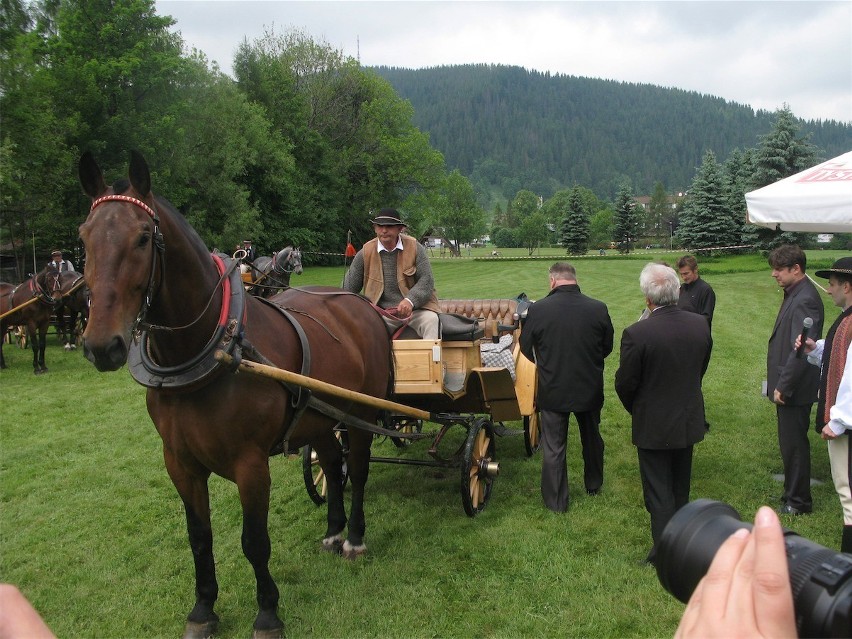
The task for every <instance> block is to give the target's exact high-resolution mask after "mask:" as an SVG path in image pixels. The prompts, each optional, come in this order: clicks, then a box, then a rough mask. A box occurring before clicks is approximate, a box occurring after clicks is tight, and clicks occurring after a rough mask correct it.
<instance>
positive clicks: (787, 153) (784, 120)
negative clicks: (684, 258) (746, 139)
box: [749, 104, 817, 251]
mask: <svg viewBox="0 0 852 639" xmlns="http://www.w3.org/2000/svg"><path fill="white" fill-rule="evenodd" d="M777 113H778V119H777V120H776V121H775V125H774V126H773V127H772V130H771V131H770V132H769V133H767V134H766V135H764V136H761V140H760V144H759V145H758V147H757V150H756V151H755V158H754V173H753V174H752V179H751V186H752V188H754V189H759V188H761V187H763V186H768V185H769V184H774V183H775V182H777V181H778V180H783V179H784V178H785V177H789V176H791V175H794V174H796V173H798V172H800V171H804V170H805V169H807V168H809V167H811V166H814V165H815V164H816V163H817V162H816V156H817V150H816V147H815V146H814V145H813V144H811V142H810V134H809V135H805V136H799V135H798V133H799V125H798V124H797V123H796V119H795V116H794V115H793V112H792V111H791V110H790V107H789V106H787V105H786V104H785V105H784V108H783V109H780V110H779V111H778V112H777ZM749 235H750V237H752V238H754V244H755V246H756V247H757V248H759V249H761V250H764V251H768V250H770V249H773V248H775V247H776V246H779V245H781V244H802V243H804V242H805V241H806V239H807V234H805V233H782V232H780V231H772V230H769V229H763V228H758V229H756V232H750V233H749Z"/></svg>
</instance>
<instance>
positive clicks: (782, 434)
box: [765, 244, 823, 515]
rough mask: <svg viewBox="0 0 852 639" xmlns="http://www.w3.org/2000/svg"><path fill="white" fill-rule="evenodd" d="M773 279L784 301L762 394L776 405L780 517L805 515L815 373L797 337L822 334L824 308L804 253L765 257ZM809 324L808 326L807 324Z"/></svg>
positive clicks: (779, 251) (809, 503)
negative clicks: (780, 470)
mask: <svg viewBox="0 0 852 639" xmlns="http://www.w3.org/2000/svg"><path fill="white" fill-rule="evenodd" d="M769 265H770V266H771V267H772V277H774V278H775V281H776V282H778V286H780V287H781V288H782V289H783V291H784V300H783V301H782V302H781V308H780V309H779V310H778V316H777V317H776V318H775V326H774V327H773V329H772V334H771V335H770V336H769V346H768V349H767V356H766V389H765V394H766V396H767V397H768V398H769V399H770V401H772V402H773V403H774V404H775V412H776V416H777V419H778V446H779V448H780V449H781V461H782V463H783V465H784V492H783V493H782V495H781V507H780V508H779V509H778V512H779V513H781V514H783V515H804V514H807V513H810V512H811V511H812V510H813V498H812V497H811V448H810V442H809V441H808V428H809V427H810V421H811V407H812V406H813V404H814V402H815V401H816V399H817V388H818V386H819V371H817V370H816V369H815V368H814V367H813V366H810V365H808V363H807V361H806V360H805V358H804V357H802V356H801V353H797V349H796V348H795V344H796V338H797V337H798V336H799V335H801V334H802V332H803V330H804V329H805V327H806V325H807V324H808V323H810V324H811V326H810V327H808V328H807V334H806V337H811V338H819V337H820V336H821V335H822V321H823V305H822V299H820V296H819V293H818V292H817V289H816V287H815V286H814V285H813V283H812V282H811V281H810V280H809V279H808V278H807V276H806V275H805V267H806V265H807V258H806V257H805V252H804V251H803V250H802V249H801V248H799V247H798V246H796V245H794V244H784V245H782V246H779V247H778V248H776V249H775V250H773V251H772V252H771V253H770V254H769ZM808 319H810V320H811V321H810V322H806V320H808Z"/></svg>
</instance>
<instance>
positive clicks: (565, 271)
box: [521, 262, 613, 512]
mask: <svg viewBox="0 0 852 639" xmlns="http://www.w3.org/2000/svg"><path fill="white" fill-rule="evenodd" d="M549 274H550V293H548V295H547V297H545V298H544V299H542V300H539V301H538V302H536V303H535V304H533V305H532V306H531V307H530V308H529V310H528V311H527V317H526V320H525V322H524V325H523V330H522V331H521V352H522V353H523V354H524V355H525V356H526V357H527V359H529V360H532V361H534V362H535V363H536V369H537V371H538V393H537V403H536V406H537V408H538V410H539V411H540V412H541V449H542V465H541V495H542V497H543V498H544V504H545V506H547V507H548V508H549V509H550V510H553V511H556V512H565V511H566V510H567V509H568V471H567V467H566V461H565V447H566V441H567V438H568V420H569V419H570V417H571V413H574V417H575V418H576V419H577V424H578V425H579V427H580V440H581V442H582V446H583V466H584V470H583V475H584V477H583V478H584V483H585V486H586V492H587V493H588V494H590V495H596V494H598V492H600V489H601V486H602V485H603V465H604V441H603V438H602V437H601V434H600V421H601V407H602V406H603V401H604V395H603V370H604V359H605V358H606V356H607V355H609V354H610V353H611V352H612V339H613V328H612V321H611V320H610V318H609V311H608V310H607V307H606V304H604V303H603V302H600V301H598V300H595V299H592V298H591V297H587V296H586V295H583V294H582V293H581V292H580V287H579V286H578V285H577V274H576V271H575V269H574V267H573V266H572V265H571V264H568V263H567V262H557V263H556V264H554V265H553V266H551V267H550V272H549Z"/></svg>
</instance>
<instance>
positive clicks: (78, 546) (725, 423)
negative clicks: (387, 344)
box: [0, 251, 842, 638]
mask: <svg viewBox="0 0 852 639" xmlns="http://www.w3.org/2000/svg"><path fill="white" fill-rule="evenodd" d="M504 253H505V252H504ZM518 254H519V255H521V253H520V252H519V253H518ZM839 256H840V254H839V253H834V252H828V251H825V252H813V253H811V254H810V256H809V257H810V259H811V263H810V264H809V265H808V266H809V267H808V271H809V272H813V271H814V270H815V269H816V268H819V267H825V266H828V265H830V264H831V262H832V261H833V260H834V259H836V258H837V257H839ZM660 258H661V259H668V260H669V261H670V263H673V262H674V260H675V259H676V255H674V254H667V255H663V254H657V255H653V254H646V255H639V256H635V255H634V256H631V257H629V258H624V257H617V256H613V255H610V256H608V257H605V258H601V257H598V256H591V257H587V258H581V259H577V260H574V263H575V265H576V266H577V271H578V279H579V282H580V286H581V289H582V290H583V292H584V293H586V294H588V295H591V296H593V297H596V298H598V299H601V300H603V301H605V302H606V303H607V304H608V306H609V309H610V314H611V316H612V320H613V324H614V326H615V331H616V352H614V353H613V354H612V355H611V356H610V357H609V359H608V360H607V366H606V390H605V392H606V403H605V406H604V411H603V417H602V424H601V430H602V433H603V437H604V440H605V442H606V446H607V448H606V471H605V473H606V478H605V483H604V489H603V493H602V494H601V495H600V496H598V497H588V496H586V494H585V491H584V490H583V489H582V477H581V473H582V459H581V456H580V446H579V439H578V437H577V436H576V433H577V430H576V425H575V424H574V423H572V425H571V430H570V433H569V477H570V480H571V486H572V502H571V506H570V508H569V511H568V513H567V514H564V515H557V514H554V513H551V512H549V511H547V510H546V509H545V508H544V507H543V506H542V504H541V497H540V494H539V473H540V464H541V461H540V456H535V457H533V458H527V457H526V455H525V451H524V444H523V438H522V437H503V438H498V439H497V455H498V458H499V460H500V462H501V475H500V477H499V479H498V480H497V481H496V483H495V485H494V492H493V495H492V498H491V501H490V503H489V505H488V508H487V509H486V510H485V511H484V512H483V513H482V514H481V515H479V516H478V517H476V518H473V519H471V518H468V517H466V516H465V515H464V512H463V510H462V506H461V498H460V494H459V486H458V485H459V477H458V471H457V470H449V471H448V470H439V469H424V468H416V467H408V466H396V465H393V466H391V465H381V464H377V465H374V466H373V467H372V468H371V475H370V482H369V483H368V485H367V501H366V510H367V538H366V542H367V545H368V547H369V554H368V555H367V556H366V557H365V558H364V559H362V560H359V561H356V562H346V561H344V560H342V559H340V558H338V557H335V556H330V555H328V554H326V553H323V552H321V551H320V548H319V545H320V544H319V541H320V538H321V536H322V534H323V532H324V530H325V510H324V508H317V507H315V506H314V505H313V503H312V502H311V501H310V500H309V499H308V496H307V494H306V491H305V488H304V484H303V479H302V466H301V460H293V459H286V458H281V457H277V458H274V459H272V460H271V461H270V466H271V469H272V476H273V490H272V500H271V510H270V534H271V537H272V560H271V570H272V573H273V576H274V577H275V579H276V580H277V583H278V585H279V587H280V589H281V595H282V596H281V609H280V615H281V617H282V619H283V620H284V622H285V624H286V630H287V634H288V636H290V637H306V636H317V637H341V638H343V637H520V636H546V637H550V636H560V637H667V636H669V637H670V636H672V634H673V633H674V630H675V628H676V627H677V623H678V620H679V618H680V615H681V613H682V611H683V605H682V604H681V603H679V602H678V601H676V600H675V599H674V598H673V597H671V596H670V595H669V594H668V593H666V592H665V591H664V590H663V589H662V587H661V586H660V585H659V583H658V581H657V576H656V573H655V572H654V570H653V569H650V568H646V567H641V566H639V565H638V561H639V560H640V559H642V558H643V557H644V556H645V554H646V552H647V550H648V548H649V546H650V527H649V520H648V515H647V513H646V512H645V509H644V506H643V502H642V491H641V486H640V480H639V472H638V465H637V461H636V453H635V450H634V448H633V446H632V445H631V443H630V421H629V416H628V414H627V413H626V412H625V411H624V410H623V408H622V407H621V405H620V404H619V402H618V399H617V397H616V395H615V392H614V389H613V377H614V375H615V370H616V369H617V367H618V352H617V351H618V346H617V344H618V341H619V339H620V334H621V331H622V329H623V328H624V327H625V326H627V325H629V324H630V323H632V322H633V321H635V320H636V319H637V318H638V316H639V314H640V312H641V310H642V307H643V299H642V295H641V292H640V291H639V287H638V277H639V272H640V270H641V269H642V266H643V265H644V264H645V263H646V262H647V261H650V260H651V259H660ZM553 259H555V258H553ZM550 261H551V259H548V258H542V259H537V260H516V261H515V260H504V261H491V260H471V259H439V256H438V255H437V251H436V259H435V260H434V271H435V278H436V281H437V283H438V290H439V294H440V296H441V297H447V298H449V297H459V298H476V297H480V298H489V297H515V296H516V295H517V294H518V293H520V292H526V293H527V294H528V295H529V296H530V297H531V298H533V299H536V298H541V297H543V296H544V295H545V294H546V292H547V268H548V266H549V264H550ZM701 272H702V275H703V277H704V278H705V279H706V280H707V281H708V282H709V283H710V284H711V285H712V286H713V287H714V289H715V290H716V294H717V299H718V302H717V307H716V315H715V319H714V322H713V337H714V340H715V345H714V351H713V357H712V360H711V363H710V368H709V370H708V372H707V375H706V377H705V383H704V389H705V399H706V403H707V411H708V420H709V421H710V423H711V424H712V428H711V430H710V433H709V434H708V436H707V438H706V439H705V441H704V442H703V443H701V444H699V445H698V446H697V447H696V452H695V461H694V471H693V482H692V498H693V499H695V498H699V497H706V498H711V499H718V500H722V501H726V502H729V503H731V504H732V505H733V506H734V507H735V508H737V509H738V510H739V511H740V512H741V513H742V515H743V517H744V518H747V519H751V518H753V515H754V512H755V510H756V509H757V508H758V507H759V506H760V505H761V504H764V503H771V504H772V505H776V502H775V501H774V500H775V499H777V496H778V495H780V490H781V489H780V485H779V484H778V483H777V482H776V481H775V480H774V479H773V474H776V473H780V472H781V462H780V458H779V453H778V446H777V439H776V434H775V419H774V410H773V407H772V405H771V404H769V403H768V402H767V401H766V400H765V399H763V398H761V397H760V383H761V380H762V379H763V378H764V367H765V349H766V341H767V339H768V336H769V332H770V330H771V327H772V324H773V322H774V318H775V315H776V312H777V309H778V306H779V304H780V301H781V293H780V291H779V289H778V287H777V286H776V284H775V282H774V280H773V279H772V278H771V277H770V275H769V269H768V267H767V265H766V262H765V260H764V259H763V258H761V257H758V256H738V257H726V258H708V259H705V260H702V262H701ZM342 276H343V268H342V267H334V268H332V267H324V268H307V269H306V271H305V273H304V274H303V275H301V276H294V278H293V282H292V283H293V284H294V285H307V284H332V285H336V284H339V283H340V281H341V279H342ZM825 300H826V326H828V325H829V324H830V322H831V321H833V319H834V318H835V317H836V316H837V313H838V309H836V308H834V307H833V306H832V305H831V300H830V299H829V298H828V296H826V298H825ZM4 348H5V351H4V352H5V353H6V356H7V360H8V363H9V366H10V368H9V369H7V370H4V371H3V372H2V373H0V498H1V499H2V510H0V580H2V581H6V582H12V583H15V584H17V585H18V586H19V588H20V589H21V590H22V591H23V592H24V594H25V595H27V597H29V598H30V600H31V601H32V602H33V604H34V605H35V606H36V608H37V609H38V610H39V611H40V612H41V613H42V615H43V617H44V618H45V620H46V621H47V623H48V624H49V625H50V626H51V628H52V629H53V630H54V632H55V633H56V634H57V635H58V636H60V637H69V638H70V637H84V638H85V637H92V638H94V637H98V638H100V637H104V638H123V637H174V636H176V635H178V634H180V633H181V632H182V629H183V625H184V619H185V616H186V614H187V613H188V612H189V610H190V608H191V607H192V604H193V602H194V594H193V587H194V583H193V569H192V560H191V553H190V550H189V545H188V542H187V539H186V531H185V523H184V515H183V510H182V506H181V503H180V500H179V499H178V497H177V493H176V492H175V490H174V488H173V487H172V485H171V482H170V480H169V478H168V476H167V475H166V472H165V469H164V467H163V461H162V454H161V449H160V442H159V438H158V436H157V433H156V431H155V430H154V428H153V426H152V424H151V422H150V420H149V418H148V415H147V412H146V410H145V406H144V395H145V392H144V390H143V388H142V387H140V386H138V385H136V384H135V383H134V382H133V381H132V380H131V378H130V376H129V374H128V373H127V371H126V369H122V370H120V371H118V372H116V373H98V372H97V371H96V370H95V369H94V367H93V366H92V365H91V364H89V363H88V362H87V361H85V359H84V358H83V356H82V353H81V352H80V351H79V350H78V351H75V352H71V353H66V352H64V351H63V350H62V349H61V347H60V346H59V344H58V341H57V340H56V338H55V337H51V338H50V343H49V347H48V352H47V365H48V367H49V368H50V372H49V373H48V374H46V375H43V376H39V377H36V376H34V375H33V373H32V368H31V353H30V352H29V351H26V352H25V351H21V350H20V349H18V348H17V347H15V346H11V345H8V344H7V345H5V347H4ZM515 426H517V425H515ZM811 438H812V446H813V469H812V475H813V477H814V478H815V479H817V480H819V481H820V482H822V483H820V484H818V485H816V486H815V487H814V500H815V509H814V510H815V512H814V514H812V515H810V516H808V517H801V518H797V519H795V520H793V519H787V520H785V522H784V523H785V524H786V525H788V526H790V527H791V528H793V529H794V530H796V531H797V532H799V533H800V534H802V535H804V536H806V537H808V538H810V539H812V540H813V541H815V542H817V543H820V544H823V545H826V546H829V547H832V548H837V547H838V544H839V533H840V526H841V522H842V516H841V511H840V506H839V503H838V501H837V497H836V495H835V493H834V489H833V486H832V484H831V477H830V470H829V464H828V458H827V454H826V452H825V444H824V442H822V441H821V440H820V439H819V438H818V436H817V435H816V433H811ZM427 447H428V444H427V443H425V442H421V443H418V444H415V445H413V446H412V447H411V448H410V449H409V450H407V451H406V452H405V454H406V455H412V456H414V457H418V456H419V457H425V456H426V453H425V451H426V448H427ZM374 450H375V451H376V454H391V455H392V454H395V453H396V449H395V448H394V447H393V445H392V444H391V443H390V442H377V444H376V446H375V448H374ZM211 499H212V509H213V526H214V535H215V543H214V548H215V553H216V561H217V569H218V577H219V585H220V596H219V601H218V604H217V612H218V613H219V615H220V617H221V620H222V621H221V625H220V632H219V636H221V637H246V636H248V635H249V634H250V632H251V624H252V622H253V619H254V615H255V613H256V604H255V594H254V578H253V574H252V571H251V567H250V565H249V564H248V562H247V561H246V560H245V558H244V557H243V555H242V551H241V549H240V532H241V516H240V507H239V500H238V497H237V493H236V490H235V486H234V485H233V484H230V483H228V482H226V481H224V480H221V479H219V478H213V479H212V480H211Z"/></svg>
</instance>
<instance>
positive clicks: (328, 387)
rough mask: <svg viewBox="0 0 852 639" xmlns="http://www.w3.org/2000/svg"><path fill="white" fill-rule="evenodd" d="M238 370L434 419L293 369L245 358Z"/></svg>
mask: <svg viewBox="0 0 852 639" xmlns="http://www.w3.org/2000/svg"><path fill="white" fill-rule="evenodd" d="M216 359H217V360H219V361H220V362H224V363H226V364H232V363H233V361H234V358H233V357H231V356H230V355H228V354H227V353H225V352H224V351H216ZM238 370H240V371H243V372H246V373H253V374H255V375H262V376H264V377H271V378H272V379H277V380H279V381H282V382H290V383H291V384H296V385H297V386H301V387H303V388H307V389H308V390H311V391H315V392H318V393H326V394H328V395H333V396H335V397H339V398H341V399H348V400H351V401H353V402H357V403H359V404H364V405H366V406H372V407H373V408H378V409H381V410H390V411H393V412H395V413H399V414H401V415H405V416H406V417H414V418H415V419H422V420H424V421H432V414H431V413H430V412H429V411H425V410H421V409H419V408H413V407H411V406H406V405H405V404H398V403H397V402H392V401H390V400H387V399H380V398H378V397H373V396H372V395H365V394H364V393H359V392H358V391H353V390H349V389H348V388H341V387H340V386H335V385H334V384H329V383H328V382H323V381H321V380H319V379H314V378H313V377H308V376H306V375H300V374H299V373H294V372H292V371H286V370H284V369H281V368H276V367H275V366H266V365H265V364H258V363H257V362H249V361H246V360H243V361H242V362H241V363H240V365H239V368H238Z"/></svg>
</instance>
